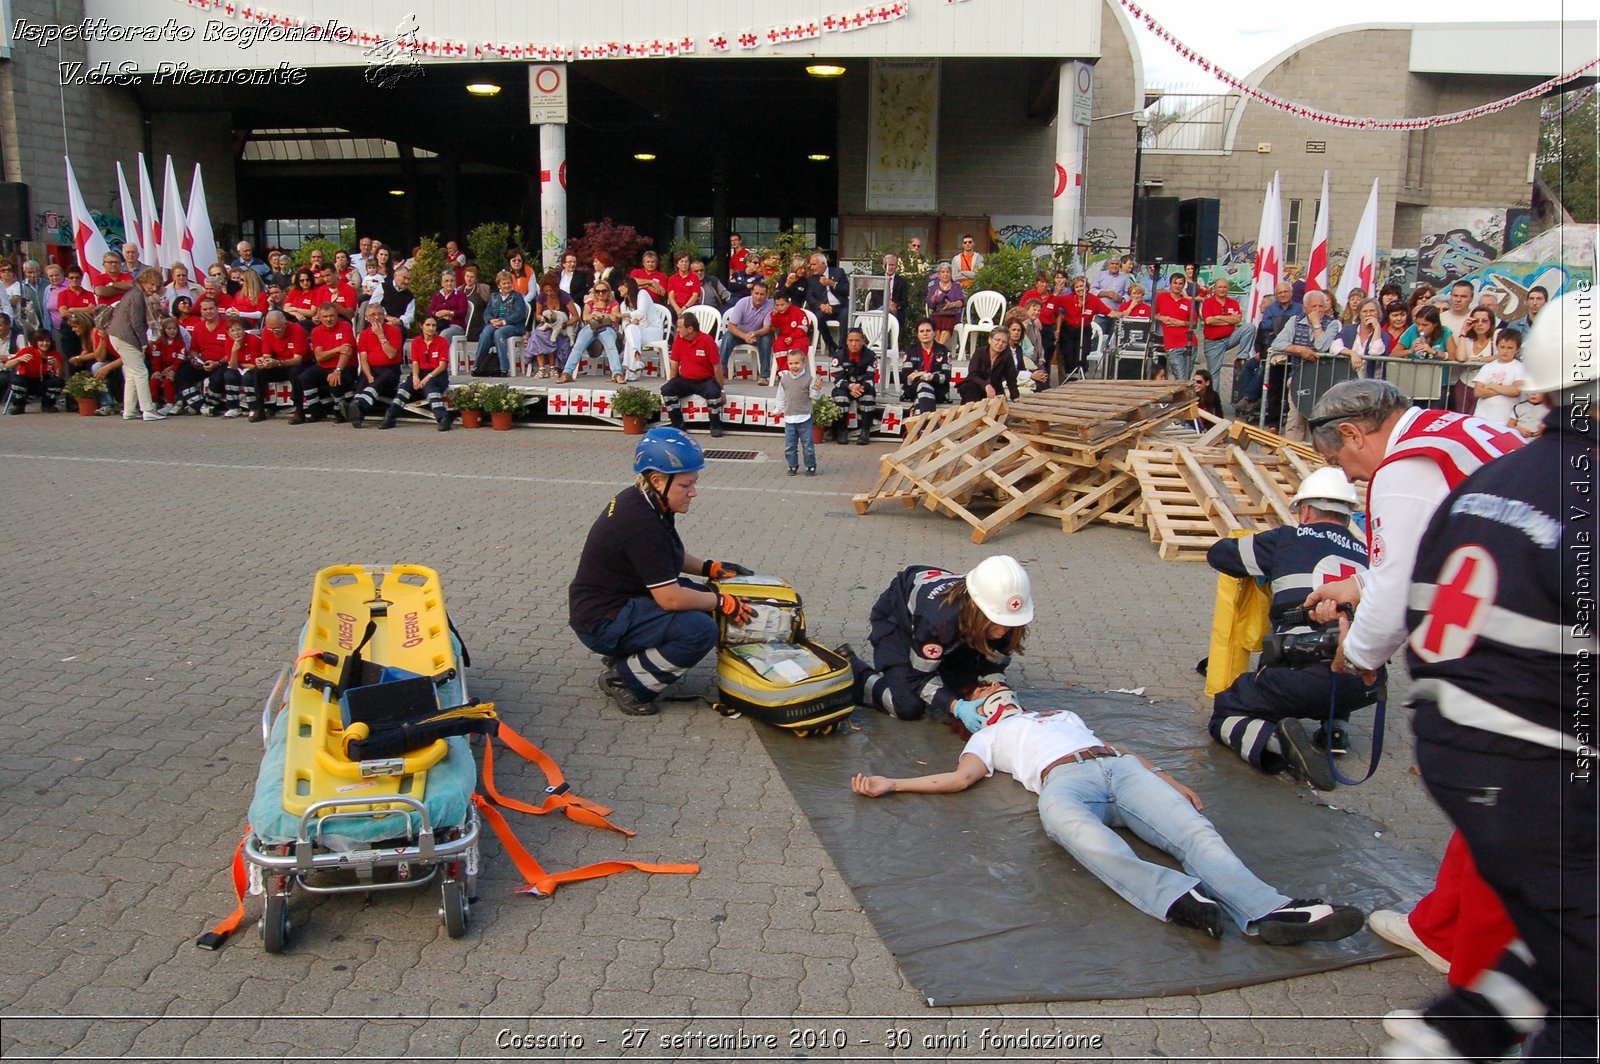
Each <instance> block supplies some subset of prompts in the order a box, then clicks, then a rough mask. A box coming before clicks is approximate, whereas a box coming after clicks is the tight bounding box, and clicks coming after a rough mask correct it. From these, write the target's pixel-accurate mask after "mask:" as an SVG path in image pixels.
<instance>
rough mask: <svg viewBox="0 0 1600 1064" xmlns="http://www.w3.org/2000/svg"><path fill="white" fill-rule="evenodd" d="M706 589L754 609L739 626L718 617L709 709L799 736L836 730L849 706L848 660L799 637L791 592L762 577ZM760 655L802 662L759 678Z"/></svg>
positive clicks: (798, 613)
mask: <svg viewBox="0 0 1600 1064" xmlns="http://www.w3.org/2000/svg"><path fill="white" fill-rule="evenodd" d="M712 587H713V588H714V589H715V590H717V591H721V592H726V593H727V594H730V595H738V596H740V597H741V598H744V599H748V600H749V601H750V602H751V604H752V605H754V606H755V607H756V610H757V616H756V617H755V618H753V620H752V622H751V624H750V625H747V626H744V627H739V626H730V625H729V624H728V621H727V619H726V618H720V617H719V618H718V621H717V626H718V634H719V640H718V649H717V687H718V689H719V692H720V698H721V701H719V702H718V703H717V705H716V709H717V711H718V712H720V713H722V714H724V715H727V716H732V715H733V714H735V713H743V714H746V715H748V716H751V717H754V718H755V719H757V720H759V721H761V722H762V723H764V724H770V725H772V726H773V727H776V728H782V729H784V730H785V731H789V732H793V733H794V734H795V735H799V736H808V735H827V734H828V733H829V732H832V731H835V730H837V729H838V728H839V727H841V726H842V725H843V724H844V720H845V718H846V717H848V716H849V715H850V712H851V710H853V709H854V708H855V699H854V697H853V696H852V688H853V686H854V676H853V675H852V674H851V671H850V662H849V661H848V660H847V659H845V658H844V657H842V656H840V655H839V654H836V653H834V652H833V651H832V650H829V649H828V648H827V647H824V646H822V645H820V644H818V643H814V642H812V641H811V640H810V639H808V638H806V618H805V609H804V606H803V604H802V603H801V601H800V595H799V593H798V592H796V591H795V589H794V588H792V587H790V586H789V584H788V583H786V582H785V581H783V580H780V579H778V578H777V577H770V576H743V577H735V578H734V579H732V580H720V581H715V582H713V584H712ZM807 651H809V654H806V653H805V652H807ZM764 655H765V656H775V657H777V658H780V659H781V658H784V657H793V658H797V659H803V660H804V661H805V662H806V664H805V665H804V666H800V665H798V664H797V665H796V667H795V668H793V669H787V670H783V671H782V672H781V673H779V672H774V671H772V670H770V669H769V670H767V671H766V672H765V674H764V673H763V671H761V670H760V669H758V667H757V665H758V664H760V663H761V661H762V657H763V656H764Z"/></svg>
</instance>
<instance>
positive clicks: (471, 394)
mask: <svg viewBox="0 0 1600 1064" xmlns="http://www.w3.org/2000/svg"><path fill="white" fill-rule="evenodd" d="M484 387H485V386H484V385H483V384H480V383H479V382H477V381H472V382H471V383H468V384H463V385H461V386H460V387H457V388H451V389H450V405H451V406H453V407H455V408H456V409H457V410H459V411H460V412H461V425H462V427H463V428H469V429H475V428H477V427H478V426H479V425H480V424H482V422H483V390H484Z"/></svg>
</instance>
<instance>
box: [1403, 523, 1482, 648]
mask: <svg viewBox="0 0 1600 1064" xmlns="http://www.w3.org/2000/svg"><path fill="white" fill-rule="evenodd" d="M1499 585H1500V571H1499V567H1498V566H1496V565H1495V562H1494V557H1493V556H1492V555H1491V554H1490V553H1489V552H1488V551H1487V550H1486V549H1484V548H1483V547H1481V546H1479V545H1478V544H1476V543H1469V544H1467V545H1466V546H1463V547H1457V548H1456V549H1455V550H1454V551H1451V552H1450V557H1448V558H1446V559H1445V561H1444V565H1442V566H1441V567H1440V568H1439V583H1438V585H1437V586H1436V587H1435V588H1434V591H1433V601H1432V602H1431V603H1429V604H1428V607H1427V617H1426V618H1425V619H1424V620H1423V622H1422V624H1421V625H1420V626H1418V628H1417V630H1416V631H1415V632H1413V633H1412V635H1411V649H1412V650H1414V651H1415V652H1416V654H1417V656H1418V657H1419V658H1421V659H1422V660H1423V661H1446V660H1451V659H1455V658H1461V657H1465V656H1466V655H1467V653H1468V652H1469V651H1470V650H1471V649H1472V645H1473V643H1475V642H1477V639H1478V633H1479V632H1481V631H1483V627H1484V625H1485V623H1487V621H1488V619H1489V611H1490V609H1492V608H1493V606H1494V600H1495V593H1496V591H1497V590H1498V589H1499Z"/></svg>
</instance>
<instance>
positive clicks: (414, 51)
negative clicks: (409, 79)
mask: <svg viewBox="0 0 1600 1064" xmlns="http://www.w3.org/2000/svg"><path fill="white" fill-rule="evenodd" d="M183 2H184V3H185V4H187V5H188V6H189V7H192V8H196V9H198V10H201V11H207V12H214V13H220V14H222V15H225V16H226V17H228V18H232V19H238V20H240V21H244V22H257V23H263V24H266V25H270V26H276V27H281V28H283V29H303V28H305V27H306V25H307V24H306V23H305V22H303V21H301V20H300V19H298V18H295V17H294V16H292V15H285V14H282V13H281V12H277V11H272V10H270V9H268V8H264V7H258V6H255V5H253V4H252V5H248V6H246V5H242V4H236V3H234V2H233V0H183ZM910 11H911V4H910V2H909V0H898V2H896V3H893V4H883V5H880V6H877V7H869V8H863V9H861V10H859V11H851V12H839V13H835V14H830V15H826V16H824V17H823V18H820V19H816V20H812V21H808V22H797V23H793V24H789V25H784V26H773V27H771V28H769V29H768V30H767V31H766V32H764V33H763V32H758V31H755V30H749V29H747V30H744V31H743V32H741V33H739V34H737V35H734V34H733V33H731V32H730V31H727V30H723V31H719V32H717V33H713V34H710V35H708V36H707V37H706V38H705V40H704V44H705V46H706V48H708V49H709V50H710V51H712V52H726V51H730V50H731V49H732V47H733V46H734V45H737V46H738V47H739V48H741V49H743V50H745V51H750V50H752V49H755V48H761V47H763V46H765V47H778V46H781V45H785V44H793V43H795V42H798V41H809V40H814V39H816V38H817V37H820V36H822V34H824V33H845V32H849V31H851V30H859V29H866V28H867V27H868V26H877V25H881V24H882V23H885V22H893V21H894V20H896V19H901V18H905V17H906V15H908V14H910ZM333 26H337V30H336V32H330V33H328V34H327V35H326V36H325V37H323V38H321V40H320V42H319V43H326V44H342V45H346V46H348V47H351V48H359V49H361V50H363V51H370V50H371V49H373V48H377V47H381V46H388V47H393V48H395V49H398V50H400V51H402V52H407V53H409V54H411V55H415V56H429V57H433V58H443V59H449V58H466V57H467V56H468V55H471V56H472V58H474V59H486V58H489V57H499V58H501V59H518V60H529V61H537V62H542V63H570V62H573V61H574V60H591V59H666V58H672V57H674V56H683V55H693V54H695V52H696V51H697V50H698V49H699V46H700V44H701V41H699V40H697V39H696V38H694V37H692V36H688V35H684V36H674V37H662V38H659V39H656V38H652V39H650V40H647V41H603V42H595V41H587V42H584V43H582V44H579V45H575V46H572V47H567V46H564V45H559V44H550V43H547V42H539V41H460V40H452V39H449V38H444V37H438V38H435V37H419V36H415V35H397V34H395V33H394V31H392V30H391V31H389V32H387V33H385V32H380V31H373V30H370V29H363V30H357V29H353V28H351V27H349V26H346V25H344V24H343V23H329V27H333ZM313 28H316V27H313Z"/></svg>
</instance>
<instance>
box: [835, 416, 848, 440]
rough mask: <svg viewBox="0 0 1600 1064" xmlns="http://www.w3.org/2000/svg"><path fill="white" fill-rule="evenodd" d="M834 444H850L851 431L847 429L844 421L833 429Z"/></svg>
mask: <svg viewBox="0 0 1600 1064" xmlns="http://www.w3.org/2000/svg"><path fill="white" fill-rule="evenodd" d="M833 442H834V443H849V442H850V430H849V429H848V428H846V427H845V424H844V422H843V421H840V422H838V423H837V424H836V425H834V427H833Z"/></svg>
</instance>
